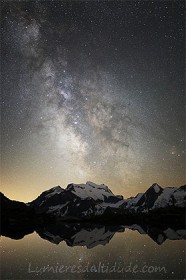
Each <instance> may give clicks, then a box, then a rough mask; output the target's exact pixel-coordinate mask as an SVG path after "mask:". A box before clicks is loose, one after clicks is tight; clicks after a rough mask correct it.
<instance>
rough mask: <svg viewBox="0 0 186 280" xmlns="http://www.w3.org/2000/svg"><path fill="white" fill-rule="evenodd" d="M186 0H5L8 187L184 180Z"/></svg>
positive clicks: (14, 190) (17, 191)
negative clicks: (12, 0) (155, 0)
mask: <svg viewBox="0 0 186 280" xmlns="http://www.w3.org/2000/svg"><path fill="white" fill-rule="evenodd" d="M183 6H184V2H182V1H179V2H176V1H174V2H173V1H170V2H161V3H160V2H154V3H153V2H150V1H145V2H140V1H137V2H135V1H131V2H130V1H128V2H126V1H115V2H112V1H111V2H107V1H106V2H104V1H102V2H100V1H87V2H84V1H82V2H81V1H75V2H71V1H68V2H65V1H55V2H47V1H46V2H45V1H44V2H39V1H33V2H11V1H10V2H9V1H7V2H6V1H5V2H4V3H3V12H2V16H3V24H2V42H3V43H2V47H3V51H2V72H3V75H2V89H3V98H2V131H3V136H2V147H3V149H2V169H3V172H4V176H3V185H4V192H5V193H7V192H8V191H9V193H10V194H11V196H13V197H16V195H17V197H18V196H19V197H21V196H22V197H23V198H24V199H25V195H23V191H24V189H25V187H27V190H28V193H29V195H30V196H32V195H33V194H38V193H39V192H40V191H41V190H44V189H46V188H47V187H52V186H53V185H55V184H60V185H61V186H64V187H65V186H66V184H67V183H70V182H72V181H73V182H75V183H78V182H85V181H86V180H92V181H95V182H96V183H106V184H108V185H109V186H110V187H111V188H112V189H113V191H114V192H120V193H124V194H125V193H126V194H127V195H129V194H135V193H136V192H140V191H143V190H144V189H146V188H147V185H148V184H151V183H153V182H154V181H158V183H159V184H162V185H164V186H166V185H167V184H169V185H170V184H171V185H175V184H181V183H183V181H184V155H185V150H184V144H185V130H184V124H185V122H184V107H185V106H184V79H183V78H184V71H183V69H184V65H183V61H184V15H183V10H184V9H183Z"/></svg>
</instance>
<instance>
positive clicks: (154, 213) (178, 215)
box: [0, 182, 186, 223]
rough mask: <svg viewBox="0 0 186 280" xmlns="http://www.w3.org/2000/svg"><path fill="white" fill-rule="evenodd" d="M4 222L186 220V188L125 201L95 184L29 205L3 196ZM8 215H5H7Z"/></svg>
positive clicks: (56, 190) (52, 192)
mask: <svg viewBox="0 0 186 280" xmlns="http://www.w3.org/2000/svg"><path fill="white" fill-rule="evenodd" d="M0 198H1V213H2V220H3V221H5V222H6V223H7V222H8V221H9V220H10V221H11V222H13V221H14V220H18V221H20V220H21V221H24V222H25V223H26V222H29V221H30V220H31V219H33V220H34V221H35V220H36V223H38V221H40V220H42V221H43V220H44V222H45V221H46V220H47V221H48V220H55V221H89V220H93V221H120V222H121V221H122V222H125V221H126V220H137V221H138V220H140V221H141V220H143V221H144V220H146V219H150V220H152V219H153V220H157V219H158V220H159V219H160V218H161V219H165V220H167V219H169V218H170V219H171V221H172V220H173V219H175V221H178V220H180V219H181V221H183V220H184V218H185V209H186V185H184V186H181V187H179V188H175V187H168V188H162V187H160V186H159V185H158V184H153V185H152V186H151V187H150V188H148V190H147V191H146V192H145V193H139V194H138V195H136V196H135V197H131V198H128V199H125V198H124V197H123V196H122V195H114V194H113V193H112V191H111V190H110V189H109V188H108V186H106V185H104V184H101V185H97V184H95V183H92V182H87V183H86V184H69V185H68V186H67V188H66V189H63V188H61V187H60V186H56V187H53V188H51V189H49V190H47V191H44V192H42V193H41V194H40V195H39V196H38V197H37V198H36V199H35V200H33V201H31V202H29V203H23V202H18V201H12V200H10V199H8V198H7V197H6V196H5V195H4V194H2V193H1V196H0ZM5 214H6V215H5Z"/></svg>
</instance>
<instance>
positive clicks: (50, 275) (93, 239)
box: [1, 225, 186, 279]
mask: <svg viewBox="0 0 186 280" xmlns="http://www.w3.org/2000/svg"><path fill="white" fill-rule="evenodd" d="M135 228H136V226H135ZM66 229H68V234H67V233H64V232H65V230H66ZM133 229H134V228H133ZM140 230H141V228H140ZM37 232H38V233H39V234H40V235H39V234H38V233H37ZM37 232H33V233H31V234H28V235H25V236H24V238H22V239H19V240H15V239H11V238H9V237H4V236H2V237H1V279H184V278H186V276H185V240H169V239H166V240H164V239H162V238H163V235H161V234H159V233H157V232H155V233H154V234H152V232H151V233H150V236H151V237H150V236H149V235H148V234H145V233H144V232H143V231H142V232H141V231H140V232H141V233H143V234H140V233H139V231H137V230H131V229H130V228H126V227H122V226H121V227H117V228H116V227H111V229H110V228H105V227H104V226H95V227H93V226H92V225H91V227H84V226H83V227H82V228H81V230H77V226H76V225H71V226H70V227H69V226H68V225H65V228H64V225H63V226H62V228H61V227H60V226H59V227H57V228H56V226H55V225H51V226H50V227H49V228H46V229H45V230H44V231H43V230H38V231H37ZM69 232H70V237H69ZM74 232H75V233H74ZM166 232H167V233H168V234H169V235H170V234H171V236H172V238H173V239H174V238H176V237H175V236H174V234H175V233H174V232H171V230H170V229H168V231H166ZM179 232H182V233H183V230H182V231H179ZM62 233H63V234H62ZM62 235H63V236H62ZM155 236H156V237H155ZM41 237H42V238H41ZM152 238H154V239H155V238H156V239H157V240H156V242H158V243H159V244H157V243H156V242H155V241H154V240H153V239H152ZM65 240H66V241H65ZM54 242H55V243H54ZM66 242H67V243H66ZM57 243H58V244H57ZM160 243H161V245H160ZM67 244H68V245H67ZM82 245H86V246H88V247H89V248H87V247H86V246H82Z"/></svg>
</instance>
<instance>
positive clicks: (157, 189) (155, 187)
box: [150, 183, 163, 193]
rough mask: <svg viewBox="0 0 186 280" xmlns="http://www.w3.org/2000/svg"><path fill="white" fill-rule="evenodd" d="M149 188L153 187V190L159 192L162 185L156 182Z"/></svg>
mask: <svg viewBox="0 0 186 280" xmlns="http://www.w3.org/2000/svg"><path fill="white" fill-rule="evenodd" d="M150 189H154V191H155V192H156V193H159V192H161V191H162V190H163V189H162V187H160V186H159V185H158V184H157V183H154V184H153V185H152V186H151V187H150Z"/></svg>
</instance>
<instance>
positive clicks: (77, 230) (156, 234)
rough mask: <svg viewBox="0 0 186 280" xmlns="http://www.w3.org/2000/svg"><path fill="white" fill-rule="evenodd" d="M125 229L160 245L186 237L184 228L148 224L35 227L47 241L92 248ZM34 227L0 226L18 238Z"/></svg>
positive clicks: (72, 224) (4, 233) (9, 235)
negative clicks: (142, 235) (134, 231)
mask: <svg viewBox="0 0 186 280" xmlns="http://www.w3.org/2000/svg"><path fill="white" fill-rule="evenodd" d="M125 229H130V230H136V231H138V232H139V233H140V234H147V235H148V236H149V237H150V238H151V239H152V240H154V241H155V242H156V243H157V244H159V245H161V244H162V243H163V242H164V241H165V240H166V239H168V240H182V239H186V230H185V229H183V228H181V227H178V226H177V227H175V226H168V225H164V226H161V227H159V226H149V225H137V224H133V225H130V226H128V225H100V224H89V223H88V224H86V223H83V224H82V223H57V224H49V225H47V226H44V227H41V228H37V229H35V230H36V232H37V233H38V234H39V236H40V237H41V238H43V239H46V240H48V241H49V242H52V243H55V244H59V243H60V242H62V241H65V242H66V244H67V245H68V246H86V247H87V248H93V247H95V246H97V245H106V244H107V243H109V242H110V240H111V239H112V238H113V236H114V234H115V233H117V232H122V233H124V231H125ZM33 231H34V229H29V230H25V229H22V230H21V228H20V229H19V230H18V229H15V227H14V228H6V229H3V227H2V233H1V234H2V235H4V236H7V237H10V238H13V239H20V238H23V236H24V235H26V234H29V233H32V232H33Z"/></svg>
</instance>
